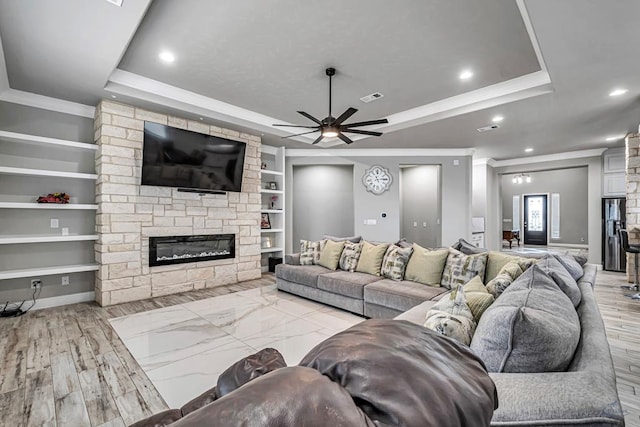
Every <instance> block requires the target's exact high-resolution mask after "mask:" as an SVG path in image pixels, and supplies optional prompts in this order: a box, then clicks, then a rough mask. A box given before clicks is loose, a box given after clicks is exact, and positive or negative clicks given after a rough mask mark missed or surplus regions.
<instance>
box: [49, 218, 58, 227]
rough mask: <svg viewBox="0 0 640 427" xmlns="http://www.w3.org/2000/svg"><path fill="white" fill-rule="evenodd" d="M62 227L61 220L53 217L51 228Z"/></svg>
mask: <svg viewBox="0 0 640 427" xmlns="http://www.w3.org/2000/svg"><path fill="white" fill-rule="evenodd" d="M58 227H60V221H58V220H57V219H56V218H51V228H58Z"/></svg>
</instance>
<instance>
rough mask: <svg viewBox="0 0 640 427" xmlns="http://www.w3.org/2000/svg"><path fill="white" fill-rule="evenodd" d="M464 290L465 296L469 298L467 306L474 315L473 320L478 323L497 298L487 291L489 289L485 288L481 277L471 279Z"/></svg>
mask: <svg viewBox="0 0 640 427" xmlns="http://www.w3.org/2000/svg"><path fill="white" fill-rule="evenodd" d="M463 289H464V296H465V297H466V298H467V305H468V306H469V309H470V310H471V313H472V314H473V320H475V321H476V322H478V321H479V320H480V317H481V316H482V313H484V312H485V310H486V309H487V308H489V306H490V305H491V304H493V301H495V298H494V297H493V295H491V294H490V293H489V291H487V288H485V287H484V284H483V283H482V280H480V276H476V277H474V278H473V279H471V280H470V281H469V282H468V283H467V284H466V285H464V287H463Z"/></svg>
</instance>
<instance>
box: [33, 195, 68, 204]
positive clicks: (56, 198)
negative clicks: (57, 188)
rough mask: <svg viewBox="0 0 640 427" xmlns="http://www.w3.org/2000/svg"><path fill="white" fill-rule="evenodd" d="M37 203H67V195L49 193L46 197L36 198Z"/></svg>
mask: <svg viewBox="0 0 640 427" xmlns="http://www.w3.org/2000/svg"><path fill="white" fill-rule="evenodd" d="M36 202H38V203H59V204H66V203H69V195H68V194H67V193H49V194H47V195H46V196H40V197H38V200H36Z"/></svg>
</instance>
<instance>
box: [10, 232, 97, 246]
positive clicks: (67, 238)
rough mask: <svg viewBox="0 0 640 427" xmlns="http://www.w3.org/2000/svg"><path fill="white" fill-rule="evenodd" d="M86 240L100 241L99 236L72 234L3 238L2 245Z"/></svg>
mask: <svg viewBox="0 0 640 427" xmlns="http://www.w3.org/2000/svg"><path fill="white" fill-rule="evenodd" d="M86 240H98V235H97V234H75V235H74V234H72V235H68V236H62V235H54V236H52V235H34V236H1V235H0V245H12V244H20V243H52V242H81V241H86Z"/></svg>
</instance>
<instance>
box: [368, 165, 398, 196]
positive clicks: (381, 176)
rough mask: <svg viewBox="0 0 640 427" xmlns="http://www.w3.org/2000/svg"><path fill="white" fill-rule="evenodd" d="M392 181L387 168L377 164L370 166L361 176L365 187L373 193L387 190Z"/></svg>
mask: <svg viewBox="0 0 640 427" xmlns="http://www.w3.org/2000/svg"><path fill="white" fill-rule="evenodd" d="M392 181H393V178H392V177H391V174H390V173H389V170H388V169H385V168H383V167H382V166H378V165H374V166H371V168H369V169H367V171H366V172H365V173H364V176H363V177H362V183H363V184H364V186H365V188H366V189H367V191H370V192H372V193H373V194H382V193H384V192H385V191H387V190H388V189H389V187H391V182H392Z"/></svg>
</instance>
